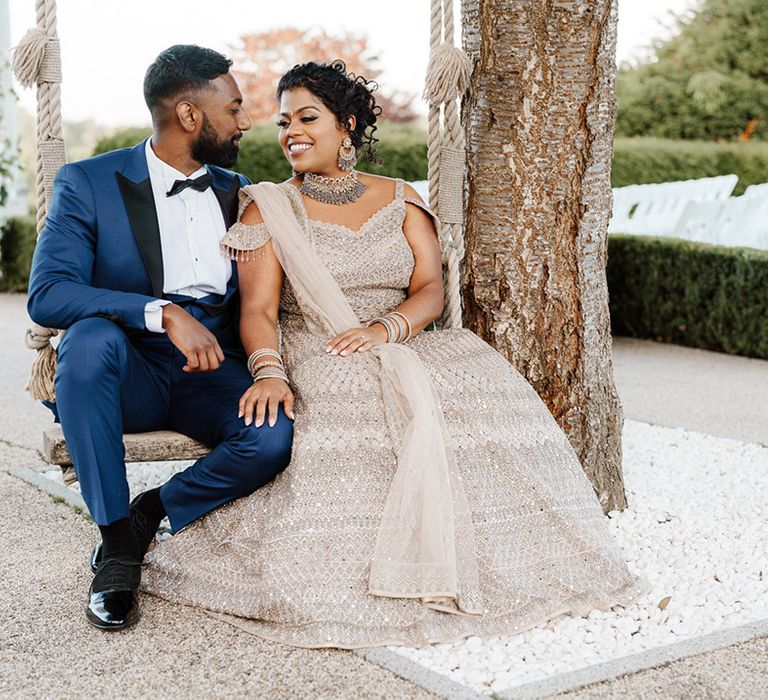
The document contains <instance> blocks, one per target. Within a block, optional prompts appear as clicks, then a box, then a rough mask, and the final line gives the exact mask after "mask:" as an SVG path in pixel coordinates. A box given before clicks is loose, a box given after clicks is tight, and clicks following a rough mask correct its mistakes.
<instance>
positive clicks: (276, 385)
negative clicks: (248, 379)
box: [237, 377, 295, 428]
mask: <svg viewBox="0 0 768 700" xmlns="http://www.w3.org/2000/svg"><path fill="white" fill-rule="evenodd" d="M281 402H282V404H283V410H284V411H285V415H286V416H288V418H290V419H291V420H293V419H294V418H295V416H294V414H293V392H292V391H291V388H290V387H289V386H288V385H287V384H286V383H285V382H284V381H283V380H282V379H276V378H274V377H269V378H267V379H260V380H259V381H258V382H254V383H253V384H252V385H251V386H250V387H249V388H248V390H247V391H246V392H245V393H244V394H243V395H242V396H241V397H240V404H239V413H238V414H237V416H238V418H243V417H244V418H245V424H246V425H250V424H251V422H252V421H253V423H254V425H255V426H256V427H257V428H258V427H259V426H261V424H262V423H264V416H265V415H267V421H268V423H269V426H270V427H272V426H273V425H274V424H275V423H277V409H278V407H279V406H280V403H281ZM254 418H255V420H254Z"/></svg>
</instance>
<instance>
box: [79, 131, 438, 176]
mask: <svg viewBox="0 0 768 700" xmlns="http://www.w3.org/2000/svg"><path fill="white" fill-rule="evenodd" d="M151 133H152V130H151V129H149V128H133V129H125V130H124V131H119V132H117V133H116V134H114V135H112V136H110V137H108V138H104V139H101V140H99V141H98V143H97V144H96V146H95V148H94V151H93V155H98V154H99V153H106V152H107V151H112V150H114V149H116V148H127V147H129V146H133V145H135V144H137V143H138V142H139V141H141V140H142V139H144V138H146V137H147V136H149V134H151ZM376 136H377V137H378V138H380V139H381V140H380V142H379V143H378V144H377V145H376V149H377V151H378V154H379V158H380V159H381V163H369V162H368V161H365V160H361V161H360V162H359V163H358V169H359V170H361V171H364V172H369V173H378V174H381V175H388V176H389V177H400V178H403V179H404V180H406V181H408V182H411V181H413V180H426V179H427V141H426V134H425V133H424V132H423V131H422V130H420V129H418V128H415V127H407V126H405V127H396V126H392V125H384V126H382V127H381V128H379V129H378V130H377V131H376ZM234 169H235V170H237V172H239V173H242V174H243V175H245V176H246V177H248V178H250V180H251V182H262V181H265V180H267V181H269V182H282V181H283V180H286V179H288V178H289V177H290V176H291V166H290V165H288V161H286V159H285V156H283V151H282V150H281V148H280V144H279V143H278V142H277V129H276V127H274V126H272V125H270V124H256V125H254V127H253V129H251V131H249V132H247V133H246V134H245V136H244V137H243V140H242V144H241V146H240V158H239V159H238V161H237V165H236V166H235V168H234Z"/></svg>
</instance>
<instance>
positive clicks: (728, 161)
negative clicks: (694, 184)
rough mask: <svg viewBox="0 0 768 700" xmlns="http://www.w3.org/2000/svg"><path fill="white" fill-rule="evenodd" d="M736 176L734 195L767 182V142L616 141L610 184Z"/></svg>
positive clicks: (640, 139) (624, 139) (636, 183)
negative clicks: (733, 174)
mask: <svg viewBox="0 0 768 700" xmlns="http://www.w3.org/2000/svg"><path fill="white" fill-rule="evenodd" d="M730 173H736V175H738V176H739V182H738V183H737V185H736V189H735V190H734V191H733V194H734V195H740V194H742V193H743V192H744V190H745V189H746V187H747V186H748V185H754V184H759V183H761V182H768V143H706V142H701V141H671V140H666V139H654V138H617V139H616V140H615V142H614V152H613V168H612V170H611V184H612V185H613V186H614V187H624V186H626V185H638V184H643V183H646V182H670V181H672V180H691V179H695V178H700V177H714V176H715V175H728V174H730Z"/></svg>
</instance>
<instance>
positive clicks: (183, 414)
mask: <svg viewBox="0 0 768 700" xmlns="http://www.w3.org/2000/svg"><path fill="white" fill-rule="evenodd" d="M187 311H189V312H190V313H192V314H193V315H194V316H195V317H197V318H198V319H199V320H200V321H201V322H203V323H204V324H205V325H206V326H208V327H209V329H210V330H211V331H212V332H213V333H214V335H216V336H217V337H218V338H219V342H220V344H221V345H222V348H223V349H224V354H225V356H226V359H225V360H224V362H223V363H222V365H221V366H220V367H219V369H217V370H215V371H214V372H204V373H186V372H183V371H182V369H181V368H182V367H183V366H184V364H185V363H186V360H185V359H184V356H183V355H182V354H181V353H180V352H179V351H178V350H177V349H176V348H175V347H174V346H173V344H172V343H171V342H170V341H169V340H168V338H167V337H166V336H165V335H161V334H153V333H130V334H126V332H125V331H124V330H123V329H122V328H121V327H120V326H118V325H116V324H115V323H113V322H112V321H110V320H108V319H105V318H87V319H83V320H81V321H78V322H77V323H75V324H73V325H72V326H71V327H70V328H69V329H68V330H67V332H66V333H65V334H64V337H63V339H62V341H61V343H60V344H59V350H58V355H59V359H58V368H57V371H56V406H55V409H56V413H57V414H58V418H59V420H60V422H61V427H62V430H63V432H64V437H65V438H66V440H67V445H68V447H69V451H70V454H71V455H72V461H73V463H74V466H75V471H76V473H77V477H78V479H79V481H80V487H81V491H82V494H83V498H84V500H85V502H86V504H87V505H88V509H89V510H90V513H91V516H92V517H93V519H94V521H95V522H96V524H97V525H108V524H109V523H112V522H114V521H115V520H119V519H121V518H125V517H128V503H129V495H128V482H127V480H126V476H125V450H124V447H123V440H122V436H123V433H124V432H126V433H135V432H144V431H148V430H161V429H170V430H175V431H177V432H180V433H182V434H184V435H188V436H189V437H192V438H195V439H196V440H199V441H200V442H203V443H204V444H206V445H208V446H209V447H211V448H212V450H211V452H210V453H209V454H208V455H206V456H205V457H202V458H201V459H199V460H198V461H197V462H195V463H194V464H193V465H191V466H190V467H188V468H187V469H185V470H184V471H182V472H180V473H178V474H176V475H174V476H173V477H172V478H171V479H170V480H169V481H168V482H166V483H165V484H163V486H162V487H161V489H160V499H161V500H162V502H163V505H164V506H165V510H166V513H167V514H168V518H169V520H170V522H171V529H172V530H173V532H174V533H175V532H178V531H179V530H180V529H182V528H183V527H186V526H187V525H188V524H189V523H191V522H192V521H194V520H196V519H197V518H199V517H201V516H202V515H205V514H206V513H207V512H209V511H211V510H213V509H214V508H217V507H218V506H220V505H223V504H224V503H228V502H229V501H232V500H234V499H236V498H239V497H241V496H245V495H247V494H249V493H252V492H253V491H255V490H256V489H257V488H259V487H260V486H263V485H264V484H266V483H268V482H269V481H271V480H272V479H273V478H274V477H275V476H276V475H277V474H278V473H279V472H280V471H282V470H283V469H284V468H285V467H286V466H287V465H288V462H289V461H290V455H291V442H292V439H293V424H292V422H291V421H290V420H289V419H288V418H287V417H286V416H285V414H284V413H283V411H282V406H281V407H280V415H279V417H278V421H277V423H276V424H275V425H274V426H272V427H270V426H269V424H268V423H267V422H266V421H265V422H264V424H263V425H261V426H260V427H258V428H257V427H255V426H254V425H253V424H251V425H249V426H248V425H245V423H244V422H243V419H242V418H238V417H237V413H238V401H239V399H240V397H241V396H242V394H243V392H244V391H245V390H246V389H247V388H248V387H249V386H250V385H251V382H252V379H251V376H250V374H249V373H248V370H247V369H246V367H245V363H244V358H243V356H242V352H240V351H238V350H228V349H227V346H226V345H225V344H224V342H223V341H224V340H225V339H226V338H228V337H231V333H229V330H228V329H226V328H219V327H218V325H219V324H222V323H223V322H222V321H221V320H220V319H218V318H217V317H213V316H209V315H208V314H207V313H206V312H205V311H204V310H203V307H202V306H200V305H198V304H191V305H189V306H188V307H187Z"/></svg>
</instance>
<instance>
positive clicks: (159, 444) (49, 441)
mask: <svg viewBox="0 0 768 700" xmlns="http://www.w3.org/2000/svg"><path fill="white" fill-rule="evenodd" d="M123 444H124V445H125V461H126V462H127V463H130V462H170V461H176V460H193V459H198V458H200V457H203V456H204V455H207V454H208V453H209V452H210V449H209V448H208V447H206V446H205V445H203V443H201V442H198V441H197V440H193V439H192V438H190V437H187V436H186V435H182V434H181V433H176V432H174V431H173V430H155V431H152V432H149V433H126V434H125V435H123ZM43 457H44V458H45V459H46V460H47V461H48V463H49V464H56V465H58V467H59V468H60V469H61V473H62V476H63V478H64V483H65V484H67V485H69V484H72V483H74V482H75V481H77V476H76V475H75V470H74V467H73V466H72V457H71V456H70V454H69V449H68V448H67V443H66V441H65V440H64V433H63V432H62V430H61V426H60V425H58V424H56V425H52V426H50V427H49V428H46V430H45V432H44V433H43Z"/></svg>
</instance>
